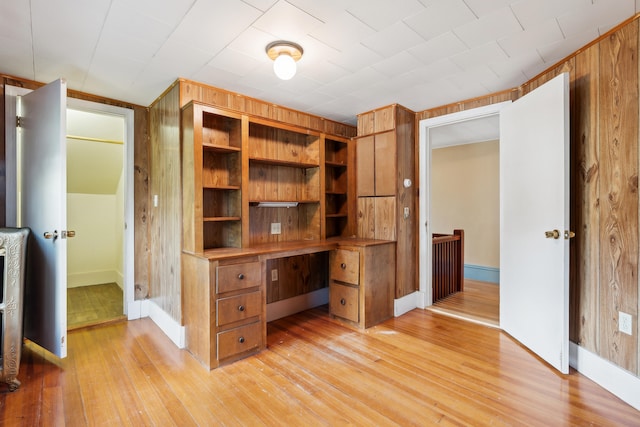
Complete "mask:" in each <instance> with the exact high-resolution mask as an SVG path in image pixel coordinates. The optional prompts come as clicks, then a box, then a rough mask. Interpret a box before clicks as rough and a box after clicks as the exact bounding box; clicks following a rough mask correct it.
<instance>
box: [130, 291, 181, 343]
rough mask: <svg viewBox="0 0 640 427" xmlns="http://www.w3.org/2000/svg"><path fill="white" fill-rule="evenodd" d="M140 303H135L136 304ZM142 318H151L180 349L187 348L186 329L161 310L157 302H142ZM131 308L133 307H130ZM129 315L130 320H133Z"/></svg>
mask: <svg viewBox="0 0 640 427" xmlns="http://www.w3.org/2000/svg"><path fill="white" fill-rule="evenodd" d="M136 302H138V301H135V302H134V304H135V303H136ZM140 303H141V304H140V316H139V317H138V318H142V317H149V318H151V320H153V323H155V324H156V325H158V327H159V328H160V330H161V331H162V332H164V334H165V335H166V336H167V337H169V339H170V340H171V341H173V343H174V344H175V345H176V346H178V348H185V327H184V326H182V325H180V324H179V323H178V322H176V321H175V320H173V318H171V316H169V315H168V314H167V313H166V312H165V311H164V310H162V309H161V308H160V306H158V305H157V304H156V303H155V302H153V301H152V300H149V299H145V300H142V301H140ZM129 307H131V305H129ZM131 318H132V317H131V314H129V319H131Z"/></svg>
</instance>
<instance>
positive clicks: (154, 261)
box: [149, 85, 182, 322]
mask: <svg viewBox="0 0 640 427" xmlns="http://www.w3.org/2000/svg"><path fill="white" fill-rule="evenodd" d="M150 120H151V151H150V161H151V168H150V174H149V175H150V185H149V191H150V194H151V195H152V196H153V195H155V194H157V195H158V206H157V207H153V208H151V215H150V218H151V224H150V241H149V245H150V247H151V271H150V279H151V284H152V289H151V297H152V298H153V300H154V302H156V304H158V306H159V307H160V308H161V309H162V310H164V311H165V312H166V313H167V314H169V315H170V316H171V317H172V318H173V319H174V320H176V321H177V322H182V318H181V316H182V310H181V285H180V283H181V280H180V274H181V269H180V252H181V246H182V243H181V236H182V215H181V212H182V204H181V201H182V199H181V191H180V182H181V177H180V171H181V168H180V161H181V156H180V108H179V86H177V85H176V86H174V87H173V88H172V89H171V90H170V91H168V92H167V93H166V94H165V95H164V96H163V97H162V98H161V99H159V100H158V101H157V102H156V103H155V104H154V105H153V106H152V107H151V111H150Z"/></svg>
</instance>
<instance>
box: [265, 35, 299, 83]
mask: <svg viewBox="0 0 640 427" xmlns="http://www.w3.org/2000/svg"><path fill="white" fill-rule="evenodd" d="M265 50H266V51H267V55H268V56H269V58H271V59H272V60H273V72H274V73H276V76H278V78H280V79H282V80H289V79H291V78H292V77H293V76H295V75H296V62H297V61H298V60H299V59H300V58H302V53H303V52H304V51H303V50H302V46H300V45H299V44H297V43H293V42H288V41H284V40H278V41H275V42H272V43H269V44H268V45H267V48H266V49H265Z"/></svg>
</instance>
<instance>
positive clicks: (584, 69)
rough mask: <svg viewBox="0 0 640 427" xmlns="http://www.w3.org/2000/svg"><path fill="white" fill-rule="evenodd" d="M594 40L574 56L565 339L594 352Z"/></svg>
mask: <svg viewBox="0 0 640 427" xmlns="http://www.w3.org/2000/svg"><path fill="white" fill-rule="evenodd" d="M599 52H600V48H599V45H597V44H596V45H593V46H592V47H591V48H589V49H587V50H585V51H584V52H582V53H581V54H579V55H578V56H577V57H576V60H575V64H576V65H575V79H574V96H573V98H572V100H573V104H572V106H573V108H572V109H571V128H572V130H571V135H572V138H571V227H572V229H573V230H574V231H575V232H576V237H575V238H574V239H573V240H572V242H571V246H570V254H571V260H572V271H571V274H570V281H571V283H570V291H569V296H570V299H571V305H570V310H571V317H570V321H569V327H570V339H571V340H572V341H573V342H575V343H577V344H579V345H581V346H583V347H584V348H586V349H587V350H589V351H591V352H594V353H597V352H598V318H599V315H598V313H599V295H600V294H599V279H600V273H599V271H600V264H599V259H600V258H599V246H600V245H599V238H600V237H599V236H600V222H599V205H600V204H599V200H600V197H599V196H600V194H599V191H600V190H599V145H598V104H599V97H598V92H599V91H598V78H597V75H598V69H599V57H600V56H599Z"/></svg>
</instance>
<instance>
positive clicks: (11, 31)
mask: <svg viewBox="0 0 640 427" xmlns="http://www.w3.org/2000/svg"><path fill="white" fill-rule="evenodd" d="M0 37H4V38H6V39H11V40H15V41H20V42H25V43H31V11H30V8H29V2H22V1H3V2H2V3H0Z"/></svg>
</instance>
